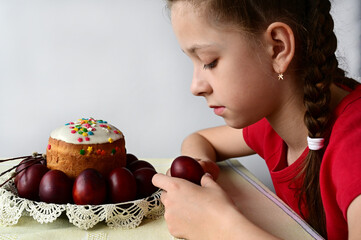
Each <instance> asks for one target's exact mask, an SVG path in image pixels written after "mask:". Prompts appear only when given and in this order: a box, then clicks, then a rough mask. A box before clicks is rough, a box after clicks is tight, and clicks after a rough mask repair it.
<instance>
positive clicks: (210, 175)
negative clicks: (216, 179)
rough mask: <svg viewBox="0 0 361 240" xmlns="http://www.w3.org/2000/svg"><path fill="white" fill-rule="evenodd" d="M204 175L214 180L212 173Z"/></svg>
mask: <svg viewBox="0 0 361 240" xmlns="http://www.w3.org/2000/svg"><path fill="white" fill-rule="evenodd" d="M204 175H205V176H207V177H210V178H212V179H213V176H212V174H210V173H208V172H206V173H205V174H204Z"/></svg>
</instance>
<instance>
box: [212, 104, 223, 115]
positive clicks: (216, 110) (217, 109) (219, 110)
mask: <svg viewBox="0 0 361 240" xmlns="http://www.w3.org/2000/svg"><path fill="white" fill-rule="evenodd" d="M211 108H213V111H214V113H215V114H216V115H218V116H221V115H222V113H223V112H224V109H225V107H218V106H212V107H211Z"/></svg>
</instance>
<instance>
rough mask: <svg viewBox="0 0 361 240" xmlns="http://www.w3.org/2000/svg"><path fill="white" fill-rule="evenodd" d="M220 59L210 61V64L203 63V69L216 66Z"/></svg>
mask: <svg viewBox="0 0 361 240" xmlns="http://www.w3.org/2000/svg"><path fill="white" fill-rule="evenodd" d="M217 63H218V60H217V59H216V60H214V61H213V62H211V63H209V64H204V65H203V69H212V68H215V67H216V66H217Z"/></svg>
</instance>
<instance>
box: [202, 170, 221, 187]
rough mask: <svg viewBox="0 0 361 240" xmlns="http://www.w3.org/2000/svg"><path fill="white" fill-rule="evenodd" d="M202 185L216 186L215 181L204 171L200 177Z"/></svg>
mask: <svg viewBox="0 0 361 240" xmlns="http://www.w3.org/2000/svg"><path fill="white" fill-rule="evenodd" d="M201 186H202V187H218V185H217V183H216V182H215V181H214V180H213V177H212V175H211V174H209V173H205V174H204V175H203V177H202V179H201Z"/></svg>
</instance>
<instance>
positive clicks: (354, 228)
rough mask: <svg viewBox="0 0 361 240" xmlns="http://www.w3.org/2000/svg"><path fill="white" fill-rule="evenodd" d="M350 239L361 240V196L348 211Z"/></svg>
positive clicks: (352, 203)
mask: <svg viewBox="0 0 361 240" xmlns="http://www.w3.org/2000/svg"><path fill="white" fill-rule="evenodd" d="M347 223H348V239H350V240H351V239H352V240H356V239H361V228H360V226H361V195H359V196H358V197H356V198H355V199H354V200H353V201H352V202H351V204H350V206H349V207H348V209H347Z"/></svg>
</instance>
